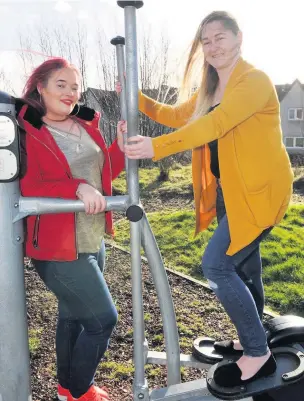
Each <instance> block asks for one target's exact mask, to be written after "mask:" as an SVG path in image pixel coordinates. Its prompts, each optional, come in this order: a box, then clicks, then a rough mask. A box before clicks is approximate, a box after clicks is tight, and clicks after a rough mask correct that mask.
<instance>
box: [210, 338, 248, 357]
mask: <svg viewBox="0 0 304 401" xmlns="http://www.w3.org/2000/svg"><path fill="white" fill-rule="evenodd" d="M213 347H214V349H215V351H216V352H218V353H219V354H221V355H227V354H229V355H242V354H243V350H237V349H234V342H233V341H232V340H225V341H215V342H214V344H213Z"/></svg>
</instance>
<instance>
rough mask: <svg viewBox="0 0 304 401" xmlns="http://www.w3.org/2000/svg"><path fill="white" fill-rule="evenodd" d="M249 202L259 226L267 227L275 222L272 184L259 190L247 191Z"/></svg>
mask: <svg viewBox="0 0 304 401" xmlns="http://www.w3.org/2000/svg"><path fill="white" fill-rule="evenodd" d="M246 198H247V204H248V206H249V208H250V211H251V213H252V215H253V217H254V221H255V223H256V225H257V226H258V227H261V228H267V227H270V226H272V225H273V224H274V219H275V216H274V211H273V210H272V208H271V185H270V184H267V185H265V186H264V187H263V188H262V189H260V190H259V191H255V192H247V193H246Z"/></svg>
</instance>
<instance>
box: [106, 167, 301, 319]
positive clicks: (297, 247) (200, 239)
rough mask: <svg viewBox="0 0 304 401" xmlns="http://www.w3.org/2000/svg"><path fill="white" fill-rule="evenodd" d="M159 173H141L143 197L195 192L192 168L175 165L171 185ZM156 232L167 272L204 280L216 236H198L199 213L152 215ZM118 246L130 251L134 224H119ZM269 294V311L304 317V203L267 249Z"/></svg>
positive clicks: (117, 184)
mask: <svg viewBox="0 0 304 401" xmlns="http://www.w3.org/2000/svg"><path fill="white" fill-rule="evenodd" d="M294 173H295V180H298V179H300V178H301V177H303V175H304V168H303V167H297V168H295V169H294ZM158 175H159V169H158V168H157V167H155V168H152V169H140V171H139V178H140V192H141V197H143V198H144V197H147V196H152V194H153V193H160V192H162V191H165V192H166V193H170V192H171V193H174V194H176V196H178V194H179V193H185V192H188V193H189V194H190V192H191V190H192V189H191V166H190V165H189V166H181V165H175V166H174V167H173V168H172V169H171V170H170V178H169V181H167V182H159V180H158ZM114 188H115V190H116V192H117V193H125V188H126V187H125V175H124V173H123V174H121V176H120V177H119V178H118V179H116V180H115V181H114ZM148 219H149V221H150V224H151V227H152V230H153V232H154V234H155V237H156V240H157V243H158V245H159V248H160V250H161V253H162V256H163V259H164V262H165V264H166V266H167V267H169V268H171V269H175V270H177V271H180V272H183V273H185V274H188V275H190V276H192V277H195V278H197V279H199V280H203V277H202V274H201V267H200V263H201V257H202V254H203V252H204V249H205V247H206V244H207V243H208V240H209V238H210V236H211V235H212V232H213V231H214V229H215V228H216V223H214V224H213V225H212V226H211V227H210V228H209V229H208V230H207V231H205V232H203V233H201V234H200V235H199V236H197V237H196V238H194V237H193V231H194V213H193V212H192V211H186V210H176V211H172V210H170V211H166V210H162V211H159V212H155V213H148ZM115 241H116V242H117V243H118V244H119V245H121V246H124V247H126V248H128V247H129V224H128V222H127V221H126V220H120V221H119V222H118V223H117V225H116V237H115ZM261 249H262V258H263V266H264V273H263V277H264V283H265V294H266V299H267V303H268V305H269V306H271V307H273V308H275V309H277V310H279V311H281V312H283V313H286V312H293V311H295V312H297V313H298V314H301V315H303V316H304V309H303V307H304V204H303V203H302V204H292V205H291V206H290V208H289V211H288V213H287V215H286V216H285V218H284V220H283V221H282V223H281V224H280V225H279V226H278V227H276V228H275V229H274V230H273V231H272V233H271V234H270V235H269V236H268V238H267V239H266V240H265V241H264V242H263V244H262V247H261Z"/></svg>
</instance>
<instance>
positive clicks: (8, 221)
mask: <svg viewBox="0 0 304 401" xmlns="http://www.w3.org/2000/svg"><path fill="white" fill-rule="evenodd" d="M8 99H9V97H8V96H7V95H6V96H5V95H4V94H3V93H0V114H1V113H9V114H10V115H11V116H14V114H15V107H14V105H13V104H8V103H5V102H9V100H8ZM2 115H3V114H2ZM10 125H12V124H10ZM5 130H6V127H5V124H3V125H2V124H1V126H0V139H1V138H2V139H3V138H5V136H6V133H5ZM2 144H3V142H2ZM0 145H1V141H0ZM1 151H2V152H3V150H1ZM5 164H6V160H5V159H4V158H3V159H2V158H1V156H0V170H1V168H2V171H3V169H4V170H5V168H6V166H5ZM19 196H20V190H19V180H18V179H16V180H15V181H12V182H0V205H1V206H0V277H1V279H0V400H1V401H30V400H32V397H31V390H30V359H29V348H28V328H27V313H26V302H25V285H24V264H23V237H24V234H23V222H22V221H18V222H16V223H14V224H13V219H14V217H15V215H16V214H17V212H18V201H19ZM15 205H17V206H15Z"/></svg>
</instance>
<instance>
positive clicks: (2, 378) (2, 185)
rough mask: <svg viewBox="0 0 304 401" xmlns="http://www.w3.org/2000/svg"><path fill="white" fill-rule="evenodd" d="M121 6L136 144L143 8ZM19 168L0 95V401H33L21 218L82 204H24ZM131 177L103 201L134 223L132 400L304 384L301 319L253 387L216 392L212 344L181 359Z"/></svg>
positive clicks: (10, 101)
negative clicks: (148, 278) (147, 325)
mask: <svg viewBox="0 0 304 401" xmlns="http://www.w3.org/2000/svg"><path fill="white" fill-rule="evenodd" d="M117 3H118V5H119V6H120V7H122V8H124V15H125V38H126V39H125V42H124V38H122V37H117V38H115V39H113V40H112V44H114V45H115V46H116V50H117V61H118V71H119V78H120V81H121V82H122V86H123V91H122V94H121V97H120V104H121V114H122V118H123V119H126V120H127V122H128V131H129V132H128V137H132V136H134V135H137V133H138V67H137V34H136V10H137V9H138V8H140V7H142V6H143V1H118V2H117ZM124 48H125V53H126V63H125V61H124ZM125 64H126V65H125ZM124 71H126V81H125V80H124ZM20 167H21V166H20V132H19V130H18V124H17V121H16V118H15V99H14V98H13V97H11V96H9V95H8V94H6V93H3V92H0V274H1V280H0V401H31V400H32V397H31V389H30V368H29V366H30V364H29V348H28V328H27V313H26V302H25V285H24V250H23V243H24V229H23V219H24V218H26V217H27V216H30V215H41V214H47V213H65V212H67V213H68V212H83V211H84V205H83V203H82V202H81V201H73V200H63V199H53V198H25V197H22V196H21V195H20V189H19V177H20ZM126 170H127V194H126V195H124V196H115V197H106V203H107V206H106V210H115V211H121V212H125V213H126V217H127V218H128V220H129V221H130V234H131V239H130V241H131V269H132V301H133V329H134V366H135V376H134V383H133V399H134V401H137V400H143V401H179V400H187V401H199V400H200V401H216V400H219V399H221V400H226V399H230V400H237V399H243V400H245V399H246V400H249V399H251V398H248V397H252V396H255V395H256V394H261V393H266V392H268V391H269V390H271V389H272V390H275V389H279V388H280V389H281V388H282V387H285V386H288V385H291V384H292V385H294V384H295V383H296V382H297V381H299V380H301V378H302V376H303V373H304V353H303V352H304V349H303V348H302V346H301V343H302V342H304V325H303V320H302V319H301V318H296V317H283V318H277V319H279V320H273V321H272V324H270V325H269V328H268V331H269V333H268V338H269V343H271V344H272V346H273V352H274V354H275V356H276V358H277V362H278V370H277V372H276V373H275V374H274V375H272V376H270V377H268V378H266V379H261V380H257V381H256V382H253V383H251V384H249V385H248V386H244V387H240V388H233V389H231V388H229V389H227V388H226V389H221V388H218V387H217V386H216V385H215V383H214V381H213V376H212V375H213V372H214V370H215V368H216V366H217V365H216V363H227V359H224V360H223V358H222V356H221V355H216V354H215V352H214V350H213V342H212V340H211V339H205V338H203V339H198V340H196V341H195V343H194V345H193V349H194V352H193V355H181V354H180V348H179V336H178V330H177V325H176V318H175V311H174V305H173V301H172V297H171V292H170V287H169V283H168V279H167V275H166V271H165V269H164V265H163V262H162V258H161V255H160V252H159V249H158V247H157V244H156V241H155V238H154V235H153V233H152V230H151V228H150V225H149V222H148V220H147V217H146V215H145V213H144V211H143V208H142V206H141V204H140V198H139V184H138V162H137V161H136V160H126ZM141 246H142V247H143V249H144V251H145V254H146V256H147V259H148V264H149V267H150V270H151V275H152V278H153V281H154V284H155V288H156V291H157V295H158V301H159V306H160V310H161V315H162V321H163V328H164V337H165V347H166V353H159V352H155V351H149V347H148V343H147V341H146V339H145V335H144V312H143V297H142V272H141V254H140V249H141ZM280 319H283V320H280ZM284 319H285V320H284ZM293 319H295V320H293ZM148 363H151V364H162V365H164V364H165V365H166V366H167V375H168V376H167V387H166V388H161V389H154V390H152V391H150V389H149V386H148V382H147V380H146V377H145V365H146V364H148ZM214 363H215V365H214ZM181 366H190V367H195V368H199V369H209V368H210V369H209V371H208V375H207V377H206V378H204V379H199V380H194V381H191V382H187V383H181V376H180V367H181ZM291 387H292V386H291Z"/></svg>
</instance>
